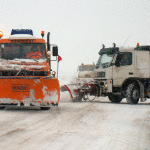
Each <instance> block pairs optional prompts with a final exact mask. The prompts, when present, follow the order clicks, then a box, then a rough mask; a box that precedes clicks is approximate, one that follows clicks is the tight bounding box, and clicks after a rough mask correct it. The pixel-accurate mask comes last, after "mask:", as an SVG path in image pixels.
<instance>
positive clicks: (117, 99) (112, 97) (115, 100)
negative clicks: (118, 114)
mask: <svg viewBox="0 0 150 150" xmlns="http://www.w3.org/2000/svg"><path fill="white" fill-rule="evenodd" d="M108 98H109V100H110V101H111V102H112V103H120V102H121V101H122V97H121V96H120V95H114V94H112V93H111V94H109V95H108Z"/></svg>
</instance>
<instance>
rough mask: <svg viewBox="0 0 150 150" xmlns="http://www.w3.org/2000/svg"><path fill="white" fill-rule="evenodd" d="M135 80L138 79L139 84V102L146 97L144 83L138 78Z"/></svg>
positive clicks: (143, 100)
mask: <svg viewBox="0 0 150 150" xmlns="http://www.w3.org/2000/svg"><path fill="white" fill-rule="evenodd" d="M137 81H138V84H139V86H140V102H145V101H146V98H145V95H144V85H143V84H142V82H140V81H139V80H137Z"/></svg>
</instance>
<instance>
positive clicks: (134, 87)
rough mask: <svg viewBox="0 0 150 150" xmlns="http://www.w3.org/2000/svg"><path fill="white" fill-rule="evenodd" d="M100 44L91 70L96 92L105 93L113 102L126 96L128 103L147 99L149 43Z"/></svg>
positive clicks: (149, 96)
mask: <svg viewBox="0 0 150 150" xmlns="http://www.w3.org/2000/svg"><path fill="white" fill-rule="evenodd" d="M102 46H103V47H102V49H101V50H100V51H99V55H100V57H99V60H98V62H97V64H96V69H95V70H94V81H95V85H96V86H97V88H96V92H95V93H96V95H97V96H108V98H109V100H110V101H111V102H113V103H119V102H121V100H122V99H123V98H126V100H127V102H128V103H129V104H137V103H138V102H139V99H140V101H141V102H144V101H146V98H150V46H139V43H137V46H136V47H133V48H130V47H127V48H125V47H116V46H115V43H113V47H110V48H105V46H104V45H102Z"/></svg>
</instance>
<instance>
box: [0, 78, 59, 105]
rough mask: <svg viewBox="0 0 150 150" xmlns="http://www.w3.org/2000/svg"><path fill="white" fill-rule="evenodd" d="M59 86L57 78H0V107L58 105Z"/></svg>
mask: <svg viewBox="0 0 150 150" xmlns="http://www.w3.org/2000/svg"><path fill="white" fill-rule="evenodd" d="M59 100H60V86H59V81H58V79H57V78H50V77H21V76H20V77H0V105H9V104H12V105H19V104H23V105H24V106H47V105H50V104H54V105H58V103H59Z"/></svg>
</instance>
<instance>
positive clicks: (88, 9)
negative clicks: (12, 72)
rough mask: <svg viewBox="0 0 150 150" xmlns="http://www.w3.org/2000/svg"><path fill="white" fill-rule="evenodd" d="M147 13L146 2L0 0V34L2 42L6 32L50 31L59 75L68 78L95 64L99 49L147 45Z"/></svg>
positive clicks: (149, 32) (149, 22) (148, 5)
mask: <svg viewBox="0 0 150 150" xmlns="http://www.w3.org/2000/svg"><path fill="white" fill-rule="evenodd" d="M149 8H150V1H149V0H0V31H3V32H4V37H5V38H7V37H8V36H9V35H10V32H11V29H20V28H23V29H32V30H33V33H34V35H35V36H36V37H40V32H41V30H44V31H45V32H46V33H47V32H50V33H51V38H50V41H51V43H52V44H57V45H58V48H59V55H60V56H61V57H62V59H63V60H62V61H61V62H60V63H59V75H65V74H66V75H69V74H70V75H73V74H76V73H77V71H76V70H77V66H78V65H80V64H81V63H85V64H91V63H92V62H97V59H98V57H99V56H98V51H99V50H100V48H101V45H102V44H105V47H110V46H112V43H113V42H115V43H116V45H117V46H123V45H124V46H132V47H133V46H136V43H137V42H139V43H140V45H150V29H149V28H150V9H149ZM45 39H46V36H45ZM127 39H128V40H127ZM126 40H127V41H126Z"/></svg>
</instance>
